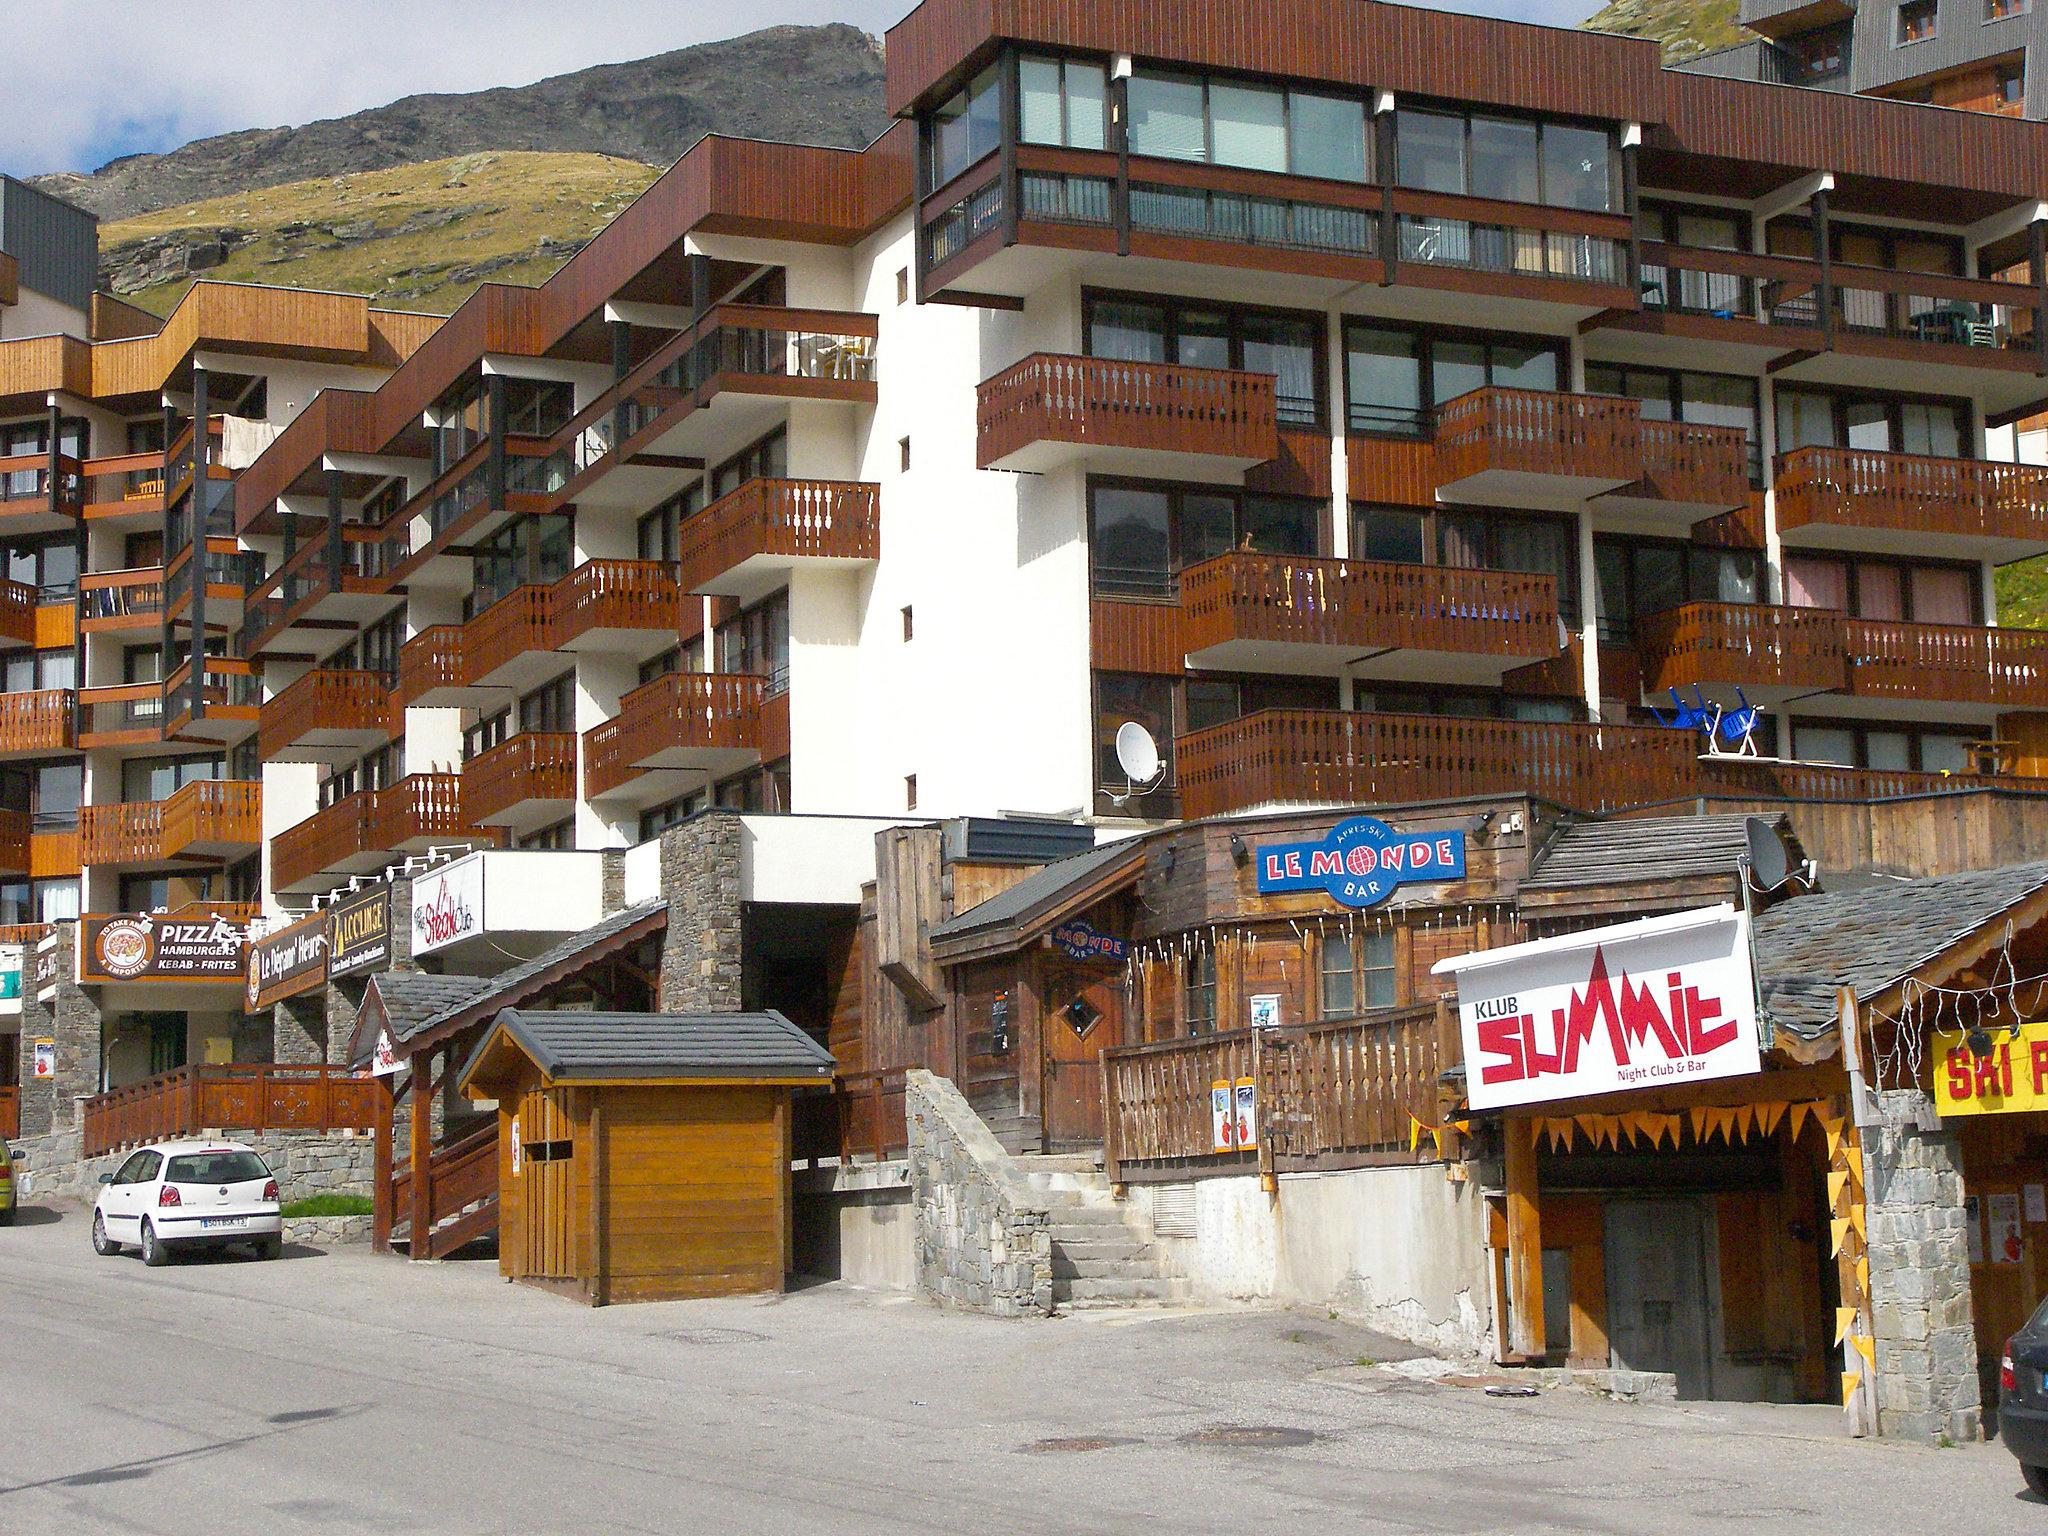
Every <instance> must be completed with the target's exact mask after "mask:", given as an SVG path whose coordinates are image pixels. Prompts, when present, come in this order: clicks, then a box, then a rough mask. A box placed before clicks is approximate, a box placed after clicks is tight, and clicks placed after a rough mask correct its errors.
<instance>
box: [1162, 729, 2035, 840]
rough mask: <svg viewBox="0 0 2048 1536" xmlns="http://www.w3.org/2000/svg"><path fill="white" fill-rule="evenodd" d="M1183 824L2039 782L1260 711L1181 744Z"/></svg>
mask: <svg viewBox="0 0 2048 1536" xmlns="http://www.w3.org/2000/svg"><path fill="white" fill-rule="evenodd" d="M1176 767H1177V777H1178V781H1179V786H1180V798H1181V808H1182V811H1183V813H1184V814H1186V815H1188V816H1191V817H1195V816H1219V815H1224V814H1226V813H1229V812H1232V811H1240V810H1245V809H1248V808H1251V807H1253V806H1260V805H1277V804H1310V805H1358V804H1366V805H1371V804H1387V805H1397V804H1400V803H1402V802H1404V801H1415V800H1438V799H1442V798H1444V797H1446V796H1453V795H1485V794H1518V793H1525V792H1526V793H1528V794H1532V795H1535V796H1538V797H1540V798H1542V799H1546V800H1550V801H1553V802H1555V803H1556V804H1558V805H1562V806H1565V807H1567V808H1569V809H1571V810H1576V811H1584V812H1589V813H1596V812H1607V811H1619V810H1626V809H1629V808H1631V807H1638V806H1649V805H1661V804H1665V803H1667V802H1670V801H1674V800H1685V799H1696V798H1698V797H1700V796H1710V795H1711V796H1721V797H1725V798H1730V799H1737V800H1743V799H1808V800H1869V799H1887V798H1895V797H1901V796H1909V795H1926V794H1939V793H1945V792H1949V791H1955V790H1966V789H1982V788H1994V787H1999V786H2006V787H2010V786H2012V785H2013V784H2015V783H2018V784H2020V785H2022V786H2025V787H2033V788H2048V782H2044V781H2042V780H2032V779H2029V780H2017V781H2015V780H2013V779H2009V778H1993V777H1986V776H1981V775H1971V774H1938V773H1892V772H1882V771H1876V770H1867V769H1857V768H1831V767H1826V766H1821V765H1815V766H1810V767H1809V766H1807V765H1804V764H1797V763H1791V764H1778V763H1760V762H1756V761H1754V760H1748V761H1745V760H1741V759H1730V760H1726V761H1723V762H1711V761H1705V762H1703V761H1702V760H1701V757H1700V748H1699V738H1698V736H1697V735H1696V734H1695V733H1693V732H1691V731H1673V730H1664V729H1661V728H1659V727H1656V726H1627V725H1594V724H1581V723H1572V722H1553V721H1521V720H1467V719H1455V718H1450V717H1446V716H1440V715H1373V714H1347V713H1343V712H1341V711H1337V710H1263V711H1261V712H1259V713H1258V714H1254V715H1246V716H1244V717H1243V718H1241V719H1238V720H1233V721H1230V722H1229V723H1227V724H1224V725H1217V726H1211V727H1209V728H1208V729H1206V730H1201V731H1196V732H1194V733H1192V734H1190V735H1187V736H1183V737H1181V738H1180V739H1179V741H1178V742H1177V743H1176Z"/></svg>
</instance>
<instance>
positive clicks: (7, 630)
mask: <svg viewBox="0 0 2048 1536" xmlns="http://www.w3.org/2000/svg"><path fill="white" fill-rule="evenodd" d="M39 597H40V594H39V593H38V592H37V591H36V589H35V588H34V587H31V586H28V585H26V584H25V583H22V582H19V581H0V650H13V649H14V648H15V647H17V646H32V645H34V644H35V643H36V609H37V605H38V599H39Z"/></svg>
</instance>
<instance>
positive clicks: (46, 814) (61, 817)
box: [29, 763, 158, 832]
mask: <svg viewBox="0 0 2048 1536" xmlns="http://www.w3.org/2000/svg"><path fill="white" fill-rule="evenodd" d="M29 788H30V794H31V796H32V797H33V799H32V803H31V805H30V811H31V813H32V815H33V825H34V827H35V829H36V830H37V831H39V832H40V831H44V830H47V829H52V828H64V827H74V826H76V825H78V806H79V802H80V800H81V799H82V798H83V796H84V793H85V765H84V764H83V763H45V764H43V765H42V766H41V767H39V768H37V769H36V770H35V774H34V778H33V780H32V782H31V784H30V787H29ZM148 798H151V799H155V798H158V797H156V796H150V797H148Z"/></svg>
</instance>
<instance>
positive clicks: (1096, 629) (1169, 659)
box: [1088, 597, 1187, 677]
mask: <svg viewBox="0 0 2048 1536" xmlns="http://www.w3.org/2000/svg"><path fill="white" fill-rule="evenodd" d="M1088 626H1089V647H1088V652H1089V665H1090V666H1091V667H1092V668H1094V670H1096V671H1097V672H1146V673H1151V674H1153V675H1154V676H1159V675H1164V676H1168V677H1178V676H1180V674H1181V672H1182V671H1183V670H1184V668H1185V664H1186V661H1187V649H1186V647H1185V646H1184V645H1182V643H1181V638H1180V608H1179V605H1177V604H1174V603H1125V602H1116V601H1113V600H1111V599H1108V598H1100V597H1098V598H1096V599H1095V600H1094V602H1093V603H1091V604H1090V605H1089V614H1088Z"/></svg>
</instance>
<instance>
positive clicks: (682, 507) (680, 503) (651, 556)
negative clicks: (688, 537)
mask: <svg viewBox="0 0 2048 1536" xmlns="http://www.w3.org/2000/svg"><path fill="white" fill-rule="evenodd" d="M703 507H704V482H703V481H701V480H700V481H698V482H697V483H696V484H695V485H692V486H690V487H689V488H688V489H687V490H682V491H678V492H676V494H675V495H673V496H671V497H669V499H668V500H667V501H664V502H663V503H662V504H661V505H660V506H658V507H656V508H655V509H654V510H653V511H652V512H649V513H647V514H646V515H645V516H643V517H642V518H641V519H640V522H639V526H638V539H637V542H638V546H639V552H640V558H641V559H642V560H659V561H661V562H663V563H664V564H673V563H674V561H675V558H676V551H677V543H676V532H677V529H678V528H680V527H681V526H682V523H683V520H684V519H685V518H688V517H690V516H692V515H694V514H695V513H697V512H699V511H702V510H703Z"/></svg>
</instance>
